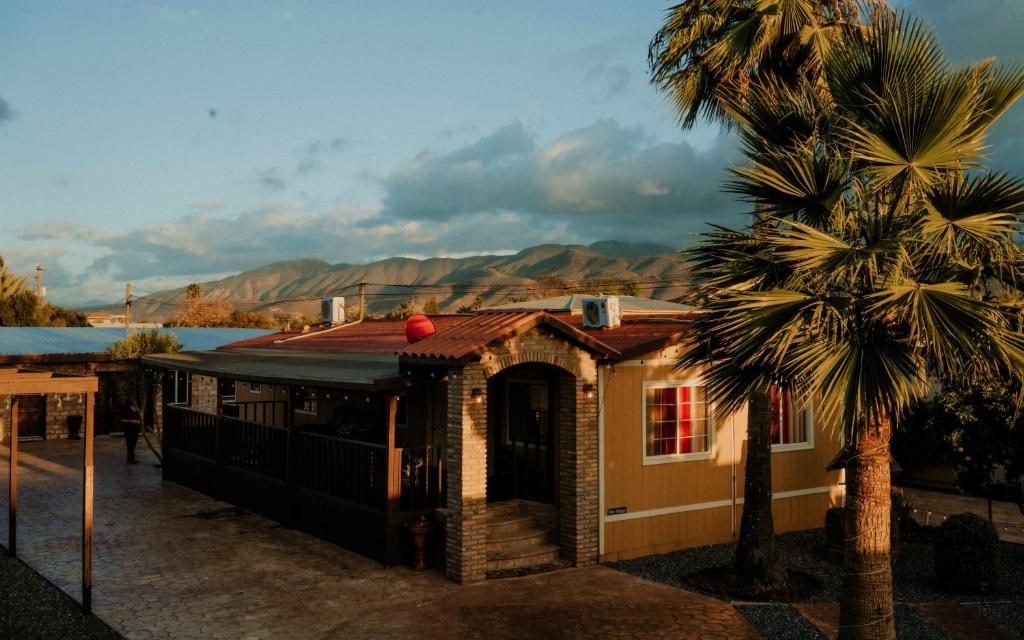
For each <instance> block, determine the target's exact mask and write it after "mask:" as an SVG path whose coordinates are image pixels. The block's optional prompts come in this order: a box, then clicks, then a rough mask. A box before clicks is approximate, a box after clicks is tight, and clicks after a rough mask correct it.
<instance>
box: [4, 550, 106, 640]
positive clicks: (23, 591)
mask: <svg viewBox="0 0 1024 640" xmlns="http://www.w3.org/2000/svg"><path fill="white" fill-rule="evenodd" d="M0 638H18V640H36V639H38V640H43V639H45V640H71V639H74V640H121V636H120V635H118V634H117V633H116V632H114V630H113V629H111V628H110V627H108V626H107V625H106V623H104V622H103V621H102V620H100V619H99V618H97V617H96V616H87V615H85V614H83V613H82V610H81V607H80V606H79V604H78V603H77V602H75V601H74V600H72V599H71V598H70V597H68V595H67V594H65V593H64V592H63V591H61V590H60V589H58V588H57V587H55V586H53V585H52V584H50V583H49V582H47V581H46V579H45V578H43V577H42V576H40V575H39V574H38V573H36V572H35V571H33V570H32V569H30V568H29V567H28V566H26V565H25V564H23V563H22V562H20V561H19V560H15V559H14V558H11V557H10V556H9V555H7V550H6V549H4V548H3V547H0Z"/></svg>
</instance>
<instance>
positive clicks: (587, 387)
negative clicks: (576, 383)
mask: <svg viewBox="0 0 1024 640" xmlns="http://www.w3.org/2000/svg"><path fill="white" fill-rule="evenodd" d="M583 393H585V394H587V399H588V400H589V399H590V398H593V397H594V385H592V384H591V383H589V382H587V383H586V384H584V385H583Z"/></svg>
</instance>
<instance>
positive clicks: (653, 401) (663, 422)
mask: <svg viewBox="0 0 1024 640" xmlns="http://www.w3.org/2000/svg"><path fill="white" fill-rule="evenodd" d="M644 402H645V412H646V420H647V421H646V425H647V432H646V434H645V442H646V453H647V455H648V456H663V455H674V454H687V453H705V452H707V451H710V448H711V446H710V445H711V427H710V413H709V408H708V403H707V390H706V389H705V387H690V386H679V387H663V388H658V389H648V390H647V392H646V394H645V398H644Z"/></svg>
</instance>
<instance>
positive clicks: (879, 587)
mask: <svg viewBox="0 0 1024 640" xmlns="http://www.w3.org/2000/svg"><path fill="white" fill-rule="evenodd" d="M891 434H892V429H891V425H890V423H889V419H888V418H882V419H879V420H877V421H876V422H875V423H874V424H872V425H871V426H870V428H868V429H867V430H865V431H862V432H860V433H858V434H856V435H855V436H854V437H855V440H854V444H853V447H852V451H851V457H850V460H849V461H848V462H847V463H846V509H845V518H846V527H845V528H846V545H845V560H844V565H845V566H844V572H843V587H842V595H841V601H840V605H839V637H840V638H841V639H844V640H845V639H853V638H856V639H858V640H860V639H866V638H871V639H873V640H874V639H894V638H895V637H896V627H895V624H894V620H893V595H892V560H891V553H892V549H891V546H890V538H889V527H890V522H889V517H890V508H891V507H890V505H891V502H892V494H891V486H890V485H891V476H890V473H891V472H890V465H889V439H890V436H891Z"/></svg>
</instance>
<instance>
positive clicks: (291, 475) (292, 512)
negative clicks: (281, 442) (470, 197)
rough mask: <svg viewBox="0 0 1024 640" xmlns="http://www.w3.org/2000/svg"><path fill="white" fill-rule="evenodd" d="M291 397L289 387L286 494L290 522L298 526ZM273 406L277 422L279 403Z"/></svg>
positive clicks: (285, 422) (285, 421) (285, 412)
mask: <svg viewBox="0 0 1024 640" xmlns="http://www.w3.org/2000/svg"><path fill="white" fill-rule="evenodd" d="M291 398H292V389H291V387H288V400H287V401H286V403H285V405H284V414H285V415H284V425H285V427H287V429H288V439H287V440H286V443H287V445H286V446H287V454H286V456H287V457H286V462H285V464H287V465H288V467H287V469H286V470H285V473H286V476H285V478H286V479H287V482H288V491H287V494H286V495H287V496H288V518H289V519H290V520H291V522H290V523H289V524H291V525H292V526H293V527H297V526H298V522H299V504H298V503H299V497H298V491H297V490H296V481H295V475H296V472H297V471H298V464H299V461H298V460H297V459H296V457H297V451H298V446H297V444H298V443H297V442H296V441H295V412H294V411H293V410H292V406H291ZM271 406H272V408H273V409H274V420H273V421H274V422H277V404H276V403H275V404H273V405H271Z"/></svg>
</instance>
